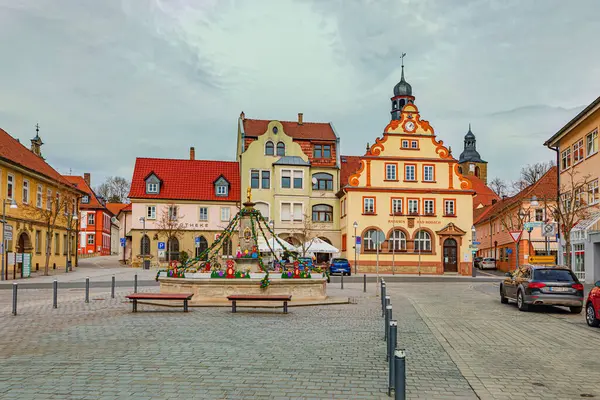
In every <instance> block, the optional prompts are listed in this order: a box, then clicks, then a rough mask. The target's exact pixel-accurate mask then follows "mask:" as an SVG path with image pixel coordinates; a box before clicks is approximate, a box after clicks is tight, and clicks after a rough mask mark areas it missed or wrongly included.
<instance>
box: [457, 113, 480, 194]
mask: <svg viewBox="0 0 600 400" xmlns="http://www.w3.org/2000/svg"><path fill="white" fill-rule="evenodd" d="M476 142H477V141H476V139H475V135H474V134H473V132H471V124H469V132H467V134H466V135H465V147H464V150H463V152H462V153H461V155H460V158H459V159H458V166H459V167H458V168H459V171H460V172H461V173H462V174H463V175H475V176H476V177H478V178H479V179H481V180H482V181H483V182H485V184H486V185H487V161H484V160H482V159H481V156H480V155H479V153H478V152H477V144H476Z"/></svg>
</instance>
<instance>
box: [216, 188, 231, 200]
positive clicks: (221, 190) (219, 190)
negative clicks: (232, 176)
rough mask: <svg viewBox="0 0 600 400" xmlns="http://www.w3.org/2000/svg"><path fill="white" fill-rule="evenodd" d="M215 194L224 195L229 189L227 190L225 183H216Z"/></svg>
mask: <svg viewBox="0 0 600 400" xmlns="http://www.w3.org/2000/svg"><path fill="white" fill-rule="evenodd" d="M215 193H216V194H217V196H224V197H226V196H227V195H228V194H229V190H227V185H217V188H216V192H215Z"/></svg>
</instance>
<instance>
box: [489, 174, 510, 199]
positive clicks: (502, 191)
mask: <svg viewBox="0 0 600 400" xmlns="http://www.w3.org/2000/svg"><path fill="white" fill-rule="evenodd" d="M488 186H489V188H490V189H492V191H493V192H494V193H496V194H497V195H498V197H500V198H502V197H503V196H507V195H508V185H507V184H506V181H504V180H502V179H500V178H494V179H492V181H491V182H490V184H489V185H488Z"/></svg>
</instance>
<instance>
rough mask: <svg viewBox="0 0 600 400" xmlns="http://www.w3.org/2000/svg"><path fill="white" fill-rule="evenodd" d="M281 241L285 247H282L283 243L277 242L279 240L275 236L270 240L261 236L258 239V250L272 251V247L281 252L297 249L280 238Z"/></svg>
mask: <svg viewBox="0 0 600 400" xmlns="http://www.w3.org/2000/svg"><path fill="white" fill-rule="evenodd" d="M279 242H281V243H282V244H283V247H281V245H280V244H279V243H277V241H276V240H275V239H274V238H270V239H269V241H268V242H267V241H266V240H265V239H264V238H262V237H259V238H258V240H257V244H258V251H260V252H261V253H270V252H271V249H273V251H274V252H276V253H280V252H282V251H284V250H287V251H297V250H296V248H295V247H294V246H292V245H291V244H289V243H288V242H286V241H285V240H283V239H279ZM269 246H270V247H271V249H270V248H269Z"/></svg>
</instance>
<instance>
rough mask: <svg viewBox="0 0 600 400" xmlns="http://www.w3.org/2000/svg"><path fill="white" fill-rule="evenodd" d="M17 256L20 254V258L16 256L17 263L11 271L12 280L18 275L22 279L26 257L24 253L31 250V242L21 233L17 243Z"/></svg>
mask: <svg viewBox="0 0 600 400" xmlns="http://www.w3.org/2000/svg"><path fill="white" fill-rule="evenodd" d="M16 250H17V254H20V256H17V262H16V263H15V264H16V265H15V269H14V270H13V271H14V272H13V279H16V277H17V276H16V275H17V274H19V275H20V276H21V278H23V277H24V274H23V273H24V271H23V269H24V267H25V262H26V261H27V260H26V257H25V252H27V251H29V250H31V241H30V240H29V236H28V235H27V234H26V233H25V232H23V233H21V234H20V235H19V240H18V241H17V249H16Z"/></svg>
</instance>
